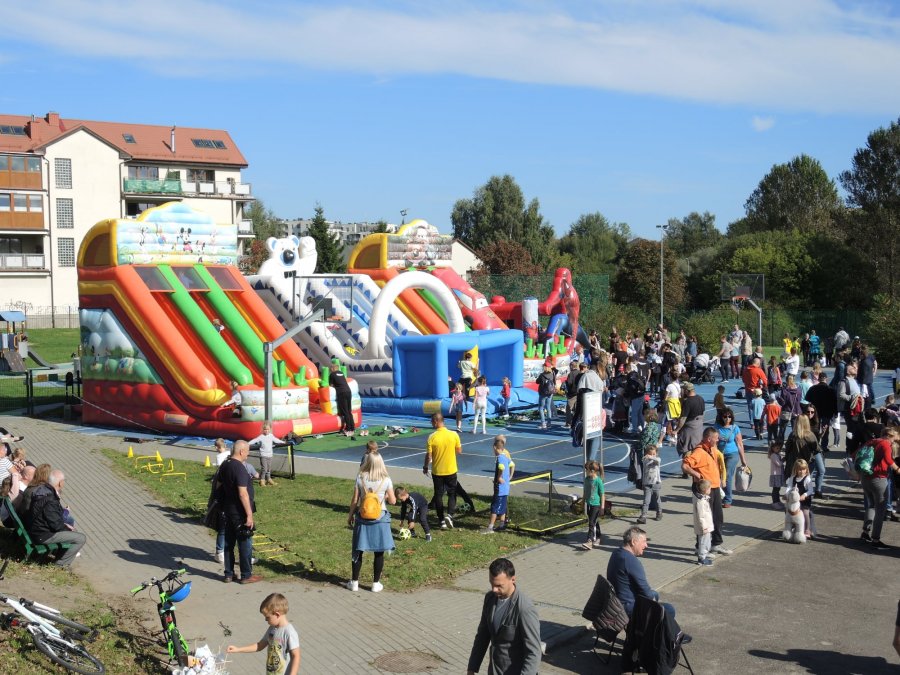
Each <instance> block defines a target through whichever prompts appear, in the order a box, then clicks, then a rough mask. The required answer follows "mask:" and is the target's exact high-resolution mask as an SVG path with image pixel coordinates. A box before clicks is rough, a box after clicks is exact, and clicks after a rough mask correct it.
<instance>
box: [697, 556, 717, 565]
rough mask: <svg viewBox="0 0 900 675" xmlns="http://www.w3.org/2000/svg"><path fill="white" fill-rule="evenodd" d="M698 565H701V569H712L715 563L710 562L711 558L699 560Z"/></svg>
mask: <svg viewBox="0 0 900 675" xmlns="http://www.w3.org/2000/svg"><path fill="white" fill-rule="evenodd" d="M697 564H698V565H700V566H701V567H712V565H713V561H712V560H710V559H709V558H704V559H703V560H698V561H697Z"/></svg>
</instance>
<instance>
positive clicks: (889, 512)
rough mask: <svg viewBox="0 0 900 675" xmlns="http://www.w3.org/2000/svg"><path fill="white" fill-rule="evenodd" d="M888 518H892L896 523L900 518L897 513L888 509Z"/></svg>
mask: <svg viewBox="0 0 900 675" xmlns="http://www.w3.org/2000/svg"><path fill="white" fill-rule="evenodd" d="M888 519H889V520H893V521H894V522H895V523H896V522H897V521H898V520H900V516H898V515H897V512H896V511H888Z"/></svg>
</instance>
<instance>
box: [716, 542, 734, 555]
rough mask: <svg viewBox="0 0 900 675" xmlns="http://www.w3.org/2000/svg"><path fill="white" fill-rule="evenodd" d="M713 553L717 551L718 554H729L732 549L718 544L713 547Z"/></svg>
mask: <svg viewBox="0 0 900 675" xmlns="http://www.w3.org/2000/svg"><path fill="white" fill-rule="evenodd" d="M713 553H718V554H719V555H731V554H732V553H734V551H732V550H731V549H730V548H725V547H724V546H722V545H721V544H719V545H718V546H714V547H713Z"/></svg>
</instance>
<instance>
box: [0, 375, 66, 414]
mask: <svg viewBox="0 0 900 675" xmlns="http://www.w3.org/2000/svg"><path fill="white" fill-rule="evenodd" d="M80 401H81V381H80V379H78V378H77V377H76V375H75V372H74V367H72V368H52V369H44V368H32V369H30V370H28V371H26V372H24V373H9V372H7V373H0V412H9V411H12V410H21V411H23V412H24V413H25V414H26V415H40V414H41V413H42V412H43V411H45V410H47V409H48V407H50V408H54V407H56V406H61V405H64V404H69V405H72V404H75V403H79V402H80Z"/></svg>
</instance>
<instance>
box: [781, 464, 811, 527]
mask: <svg viewBox="0 0 900 675" xmlns="http://www.w3.org/2000/svg"><path fill="white" fill-rule="evenodd" d="M785 487H787V488H788V489H789V490H790V489H793V488H797V492H799V493H800V510H801V511H802V512H803V522H804V523H805V524H804V526H803V529H804V530H805V532H804V534H805V535H806V538H807V539H812V538H813V536H812V526H811V524H810V520H809V519H810V512H811V511H812V498H813V489H812V488H813V484H812V479H811V478H810V477H809V464H807V463H806V460H805V459H798V460H797V461H796V462H794V468H793V470H792V471H791V476H790V478H788V479H787V483H786V485H785Z"/></svg>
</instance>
